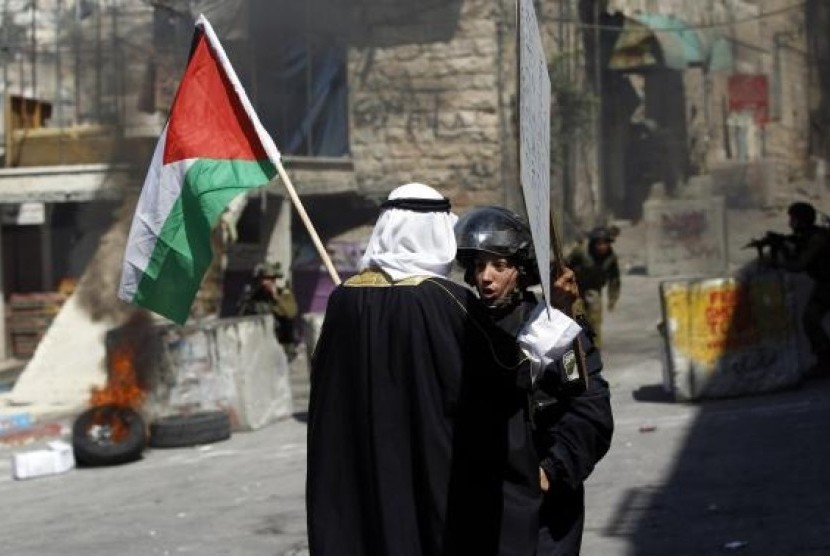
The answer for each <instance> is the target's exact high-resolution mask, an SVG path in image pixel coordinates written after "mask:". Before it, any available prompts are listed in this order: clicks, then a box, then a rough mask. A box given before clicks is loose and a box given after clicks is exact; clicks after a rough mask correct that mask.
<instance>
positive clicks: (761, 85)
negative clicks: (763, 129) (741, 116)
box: [729, 74, 769, 126]
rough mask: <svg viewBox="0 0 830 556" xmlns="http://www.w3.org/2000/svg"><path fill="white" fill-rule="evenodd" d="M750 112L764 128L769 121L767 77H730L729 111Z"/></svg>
mask: <svg viewBox="0 0 830 556" xmlns="http://www.w3.org/2000/svg"><path fill="white" fill-rule="evenodd" d="M747 110H748V111H750V112H752V113H753V114H754V115H755V121H756V122H757V123H758V125H760V126H763V125H764V124H766V123H767V122H768V121H769V80H768V79H767V76H766V75H751V74H735V75H730V76H729V111H730V112H744V111H747Z"/></svg>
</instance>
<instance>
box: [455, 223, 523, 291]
mask: <svg viewBox="0 0 830 556" xmlns="http://www.w3.org/2000/svg"><path fill="white" fill-rule="evenodd" d="M455 240H456V243H457V245H458V247H457V249H458V250H457V251H456V256H455V258H456V260H457V261H458V263H459V264H460V265H461V266H462V267H464V270H465V273H464V280H465V281H466V282H467V283H470V284H472V283H473V281H472V280H473V276H472V272H473V270H474V268H475V258H476V256H477V255H478V254H480V253H489V254H491V255H496V256H499V257H504V258H506V259H509V260H511V261H512V262H513V263H514V264H515V265H516V266H517V267H519V269H520V271H521V272H522V273H523V274H524V275H525V276H526V280H525V286H531V285H533V284H538V283H539V270H538V269H537V267H536V256H535V253H534V251H533V236H532V235H531V233H530V228H529V227H528V225H527V224H526V223H525V222H524V220H522V218H521V217H520V216H519V215H517V214H515V213H513V212H511V211H509V210H507V209H504V208H501V207H479V208H475V209H472V210H470V211H469V212H467V213H465V214H464V215H462V216H461V217H460V218H459V219H458V222H457V223H456V224H455Z"/></svg>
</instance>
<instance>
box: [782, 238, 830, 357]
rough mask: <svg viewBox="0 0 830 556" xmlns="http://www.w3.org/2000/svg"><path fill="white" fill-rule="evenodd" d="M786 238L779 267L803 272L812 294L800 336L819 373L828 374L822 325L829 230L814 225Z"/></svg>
mask: <svg viewBox="0 0 830 556" xmlns="http://www.w3.org/2000/svg"><path fill="white" fill-rule="evenodd" d="M788 238H789V241H790V242H791V243H792V245H793V249H792V252H791V253H790V254H789V256H787V257H785V259H784V260H783V262H781V263H779V264H780V266H781V267H782V268H784V269H785V270H789V271H791V272H805V273H807V275H808V276H810V278H812V279H813V282H814V284H813V291H812V293H811V294H810V298H809V300H808V301H807V305H806V307H805V310H804V316H803V324H804V333H805V334H806V336H807V339H808V340H809V341H810V347H811V348H812V350H813V353H814V354H815V355H816V356H817V357H818V358H819V364H820V365H822V366H823V369H822V370H823V372H830V338H828V337H827V333H826V332H825V331H824V326H823V322H822V321H823V320H824V316H825V315H826V314H827V313H828V311H830V230H827V229H826V228H823V227H820V226H815V225H814V226H809V227H807V228H806V229H804V230H803V231H800V232H798V233H795V234H793V235H791V236H788Z"/></svg>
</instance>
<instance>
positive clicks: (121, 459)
mask: <svg viewBox="0 0 830 556" xmlns="http://www.w3.org/2000/svg"><path fill="white" fill-rule="evenodd" d="M146 443H147V427H146V425H145V423H144V419H142V418H141V415H139V414H138V412H136V411H135V410H134V409H130V408H128V407H122V406H118V405H112V404H108V405H101V406H97V407H93V408H90V409H88V410H86V411H84V412H83V413H81V414H80V415H79V416H78V418H77V419H75V423H74V424H73V425H72V448H73V451H74V452H75V460H76V461H77V462H78V464H79V465H87V466H99V465H118V464H120V463H127V462H130V461H135V460H137V459H139V458H141V453H142V452H143V451H144V447H145V445H146Z"/></svg>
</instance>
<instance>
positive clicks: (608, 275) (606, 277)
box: [565, 226, 620, 347]
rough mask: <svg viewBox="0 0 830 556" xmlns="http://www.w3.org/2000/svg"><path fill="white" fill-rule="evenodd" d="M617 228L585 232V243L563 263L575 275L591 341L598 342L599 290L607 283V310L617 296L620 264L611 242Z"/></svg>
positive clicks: (599, 344)
mask: <svg viewBox="0 0 830 556" xmlns="http://www.w3.org/2000/svg"><path fill="white" fill-rule="evenodd" d="M618 233H619V230H617V229H616V228H609V227H605V226H601V227H597V228H594V229H593V230H591V232H590V233H589V234H588V243H587V245H585V244H580V245H577V246H576V247H574V249H573V250H572V251H571V252H570V253H569V254H568V256H567V257H566V259H565V260H566V262H565V265H566V266H567V267H568V268H570V269H571V270H573V271H574V273H575V274H576V283H577V286H578V287H579V291H580V295H581V296H582V302H583V303H584V305H585V319H586V320H587V321H588V325H589V326H590V327H591V329H592V332H593V334H594V344H595V345H596V346H597V347H600V346H601V345H602V312H603V311H602V309H603V308H602V290H603V288H605V287H606V286H608V310H609V311H613V310H614V307H615V306H616V305H617V300H619V298H620V267H619V263H618V261H617V255H616V254H615V253H614V249H613V247H612V245H611V244H612V243H614V240H615V239H616V237H617V234H618Z"/></svg>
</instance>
